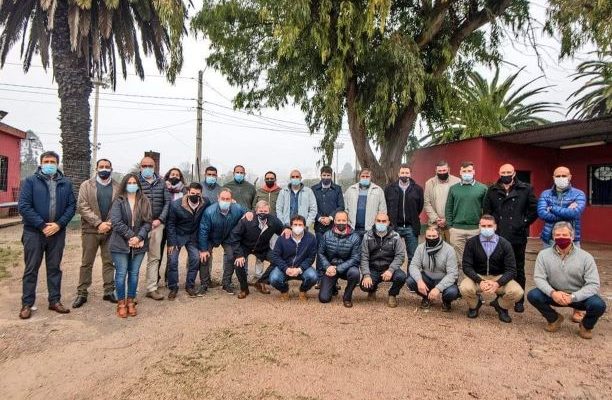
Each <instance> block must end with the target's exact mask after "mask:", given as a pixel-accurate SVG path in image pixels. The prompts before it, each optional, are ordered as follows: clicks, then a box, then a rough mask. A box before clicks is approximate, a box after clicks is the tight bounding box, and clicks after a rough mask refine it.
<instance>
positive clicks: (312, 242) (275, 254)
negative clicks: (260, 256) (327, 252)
mask: <svg viewBox="0 0 612 400" xmlns="http://www.w3.org/2000/svg"><path fill="white" fill-rule="evenodd" d="M316 256H317V238H316V237H315V235H313V234H312V233H310V232H308V231H307V230H306V231H305V232H304V237H302V240H301V241H300V243H299V244H296V243H295V242H294V241H293V237H290V238H289V239H285V237H284V236H283V235H280V236H279V237H278V239H277V240H276V244H275V245H274V249H273V250H272V253H271V257H270V258H271V260H270V263H271V264H272V265H274V266H275V267H278V268H279V269H280V270H281V271H283V272H285V271H286V270H287V268H289V267H292V266H297V267H299V268H301V269H302V271H306V270H307V269H308V268H311V267H312V263H313V262H314V260H315V257H316Z"/></svg>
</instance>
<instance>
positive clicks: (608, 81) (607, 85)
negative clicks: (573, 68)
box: [567, 51, 612, 119]
mask: <svg viewBox="0 0 612 400" xmlns="http://www.w3.org/2000/svg"><path fill="white" fill-rule="evenodd" d="M610 56H612V52H610V51H609V52H607V53H603V54H600V57H599V59H598V60H593V61H585V62H583V63H582V64H580V65H579V66H578V72H576V74H574V80H583V79H586V82H585V83H584V85H583V86H582V87H581V88H580V89H578V90H576V91H575V92H574V93H572V94H571V95H570V96H569V97H568V100H570V99H572V98H575V100H574V102H573V103H572V104H571V105H570V108H569V110H568V112H567V115H570V114H572V113H573V114H574V115H573V117H574V118H578V119H589V118H595V117H600V116H604V115H607V114H611V113H612V61H610Z"/></svg>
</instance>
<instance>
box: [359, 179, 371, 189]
mask: <svg viewBox="0 0 612 400" xmlns="http://www.w3.org/2000/svg"><path fill="white" fill-rule="evenodd" d="M359 184H360V185H361V186H365V187H368V186H370V178H362V179H360V180H359Z"/></svg>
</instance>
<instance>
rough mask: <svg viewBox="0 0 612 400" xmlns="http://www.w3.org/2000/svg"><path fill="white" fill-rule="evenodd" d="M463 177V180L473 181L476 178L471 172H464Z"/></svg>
mask: <svg viewBox="0 0 612 400" xmlns="http://www.w3.org/2000/svg"><path fill="white" fill-rule="evenodd" d="M461 179H462V180H463V182H468V183H469V182H472V181H473V180H474V174H473V173H471V172H464V173H463V174H461Z"/></svg>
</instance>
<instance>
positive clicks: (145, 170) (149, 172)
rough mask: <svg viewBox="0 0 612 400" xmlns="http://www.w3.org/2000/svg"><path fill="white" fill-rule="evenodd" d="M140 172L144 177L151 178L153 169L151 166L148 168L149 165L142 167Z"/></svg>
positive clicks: (153, 172)
mask: <svg viewBox="0 0 612 400" xmlns="http://www.w3.org/2000/svg"><path fill="white" fill-rule="evenodd" d="M140 174H141V175H142V177H143V178H145V179H147V178H151V177H152V176H153V174H155V170H154V169H153V168H150V167H147V168H143V169H142V171H141V172H140Z"/></svg>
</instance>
